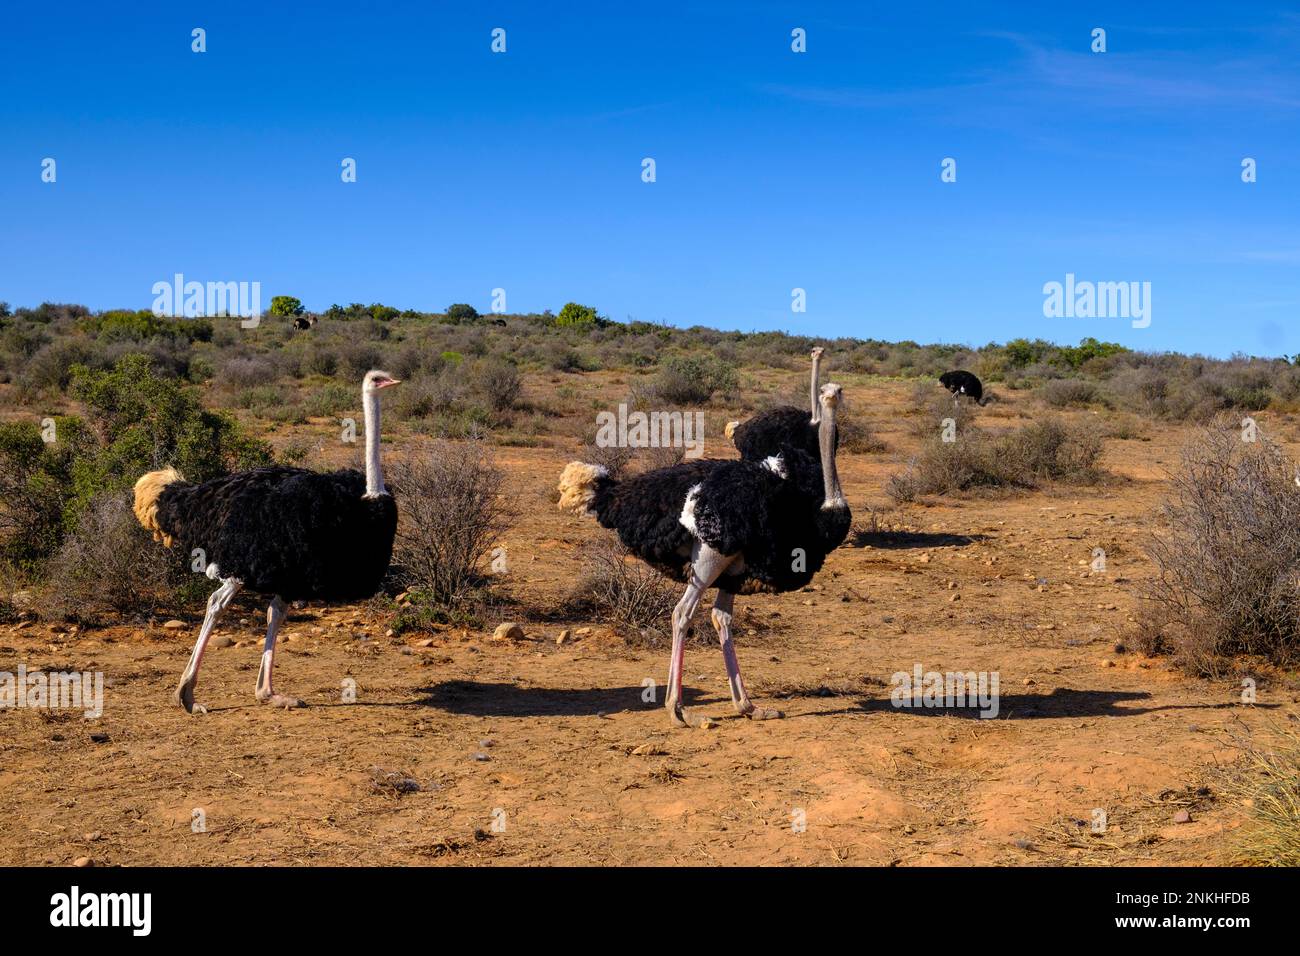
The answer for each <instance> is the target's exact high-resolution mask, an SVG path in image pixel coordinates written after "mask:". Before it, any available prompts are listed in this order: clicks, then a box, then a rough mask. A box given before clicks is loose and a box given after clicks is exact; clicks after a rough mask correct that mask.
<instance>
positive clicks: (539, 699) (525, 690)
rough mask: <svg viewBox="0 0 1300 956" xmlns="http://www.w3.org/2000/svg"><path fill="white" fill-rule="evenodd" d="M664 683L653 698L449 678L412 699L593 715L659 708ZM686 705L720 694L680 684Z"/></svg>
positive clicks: (444, 705)
mask: <svg viewBox="0 0 1300 956" xmlns="http://www.w3.org/2000/svg"><path fill="white" fill-rule="evenodd" d="M666 690H667V687H666V686H665V685H664V684H662V683H661V684H659V685H658V686H657V687H656V688H655V699H654V702H653V703H647V702H646V701H643V700H642V699H641V695H642V694H644V693H645V691H646V688H644V687H642V686H641V685H639V684H637V685H634V686H630V687H580V688H579V687H519V686H517V685H515V684H508V683H485V682H481V681H468V680H454V681H445V682H443V683H441V684H435V685H434V686H432V687H421V688H420V691H419V692H420V693H422V694H424V695H425V696H424V697H423V698H421V699H420V700H418V701H415V702H414V703H416V704H418V705H420V706H424V707H436V708H438V709H439V710H444V711H447V712H448V713H452V714H463V715H465V716H469V717H597V716H602V715H609V714H619V713H630V712H634V711H654V710H661V709H662V708H663V706H664V693H665V691H666ZM682 698H683V703H684V704H686V705H688V706H689V705H695V704H705V705H712V704H715V703H719V702H723V701H724V698H721V697H718V696H717V695H714V694H710V693H708V692H705V691H698V690H693V689H691V688H690V687H686V686H683V687H682Z"/></svg>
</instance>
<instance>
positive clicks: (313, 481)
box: [135, 371, 398, 713]
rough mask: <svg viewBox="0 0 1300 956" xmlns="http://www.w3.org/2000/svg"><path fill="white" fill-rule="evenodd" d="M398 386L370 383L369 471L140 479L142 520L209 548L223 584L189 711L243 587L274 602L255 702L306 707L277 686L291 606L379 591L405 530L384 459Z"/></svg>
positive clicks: (261, 471) (385, 377)
mask: <svg viewBox="0 0 1300 956" xmlns="http://www.w3.org/2000/svg"><path fill="white" fill-rule="evenodd" d="M397 384H398V380H397V379H395V378H393V377H392V376H391V375H389V374H388V373H387V372H380V371H372V372H367V373H366V377H365V379H364V380H363V382H362V385H361V399H362V403H363V406H364V409H365V428H366V471H365V474H362V473H361V472H359V471H356V470H355V469H351V468H349V469H345V470H343V471H335V472H330V473H327V474H325V473H321V472H315V471H307V470H306V469H303V468H282V467H268V468H255V469H253V470H252V471H244V472H240V473H239V474H235V475H228V476H227V477H225V478H214V479H213V480H212V481H205V482H203V483H202V484H198V485H192V484H189V483H188V482H186V481H185V480H184V479H183V478H182V477H181V475H180V474H179V473H178V472H177V471H176V470H175V469H174V468H165V469H163V470H162V471H151V472H149V473H148V474H146V475H144V476H143V477H142V478H141V479H140V480H139V481H137V482H136V483H135V515H136V518H138V519H139V521H140V524H142V525H143V526H144V527H145V529H146V530H148V531H152V532H153V536H154V539H155V540H158V541H161V542H162V543H163V544H164V545H165V546H166V547H171V546H172V544H173V542H179V543H180V545H181V547H182V548H184V549H185V550H186V551H191V550H192V549H195V548H201V549H202V550H203V553H204V555H206V559H207V575H208V577H210V578H212V579H214V580H217V579H219V580H220V581H221V587H219V588H217V590H216V591H214V592H213V593H212V596H211V597H209V598H208V611H207V614H206V616H205V617H204V618H203V626H202V627H201V628H200V629H199V638H198V641H197V642H196V643H195V645H194V653H192V654H191V655H190V660H189V663H188V664H186V665H185V673H184V674H183V675H182V676H181V682H180V684H179V686H177V688H176V693H175V694H174V695H173V699H174V700H175V701H176V703H178V704H180V705H181V706H182V707H184V708H185V709H186V710H187V711H189V712H190V713H193V712H194V707H195V704H194V687H195V685H196V684H198V680H199V665H200V664H201V663H202V662H203V651H204V648H206V647H207V645H208V639H209V638H210V637H211V636H212V630H213V628H214V627H215V626H216V623H217V618H218V617H219V616H220V615H221V612H222V611H224V610H225V609H226V607H227V606H228V605H229V604H230V602H231V601H232V600H233V599H234V597H235V595H236V594H237V593H238V592H239V590H240V589H241V588H248V589H249V590H250V591H254V592H256V593H258V594H263V595H270V596H271V604H270V606H269V607H268V608H267V611H266V625H267V627H266V646H265V647H264V648H263V650H262V663H261V666H260V667H259V668H258V670H257V690H256V696H257V699H258V700H259V701H261V702H262V703H267V704H272V705H274V706H277V707H301V706H302V701H300V700H298V699H297V698H296V697H287V696H285V695H283V694H277V693H276V692H275V691H274V690H273V689H272V687H271V669H272V667H273V666H274V664H275V637H276V633H277V631H278V630H279V628H280V623H281V622H282V621H283V620H284V613H285V602H286V601H297V600H306V599H316V600H325V601H349V600H358V599H361V598H367V597H370V596H371V595H372V594H374V593H375V591H376V590H378V588H379V583H380V580H381V579H382V578H383V576H384V572H385V571H386V570H387V569H388V562H389V559H390V558H391V556H392V551H393V534H394V532H396V530H397V505H396V504H394V502H393V498H392V495H390V494H389V493H388V491H387V490H386V489H385V488H384V476H383V472H382V470H381V468H380V463H379V391H380V389H384V388H388V387H389V386H390V385H397ZM199 710H200V712H202V711H203V708H202V706H200V707H199Z"/></svg>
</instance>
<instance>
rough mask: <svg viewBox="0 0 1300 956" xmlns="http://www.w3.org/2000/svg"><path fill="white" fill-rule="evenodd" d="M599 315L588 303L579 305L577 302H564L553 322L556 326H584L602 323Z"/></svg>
mask: <svg viewBox="0 0 1300 956" xmlns="http://www.w3.org/2000/svg"><path fill="white" fill-rule="evenodd" d="M603 321H604V320H603V319H602V317H601V315H600V314H599V313H598V312H597V311H596V310H595V309H593V308H592V307H591V306H589V305H579V304H578V303H577V302H566V303H565V304H564V308H562V309H561V310H560V314H559V315H558V316H556V319H555V324H556V325H558V326H578V327H580V328H581V327H585V326H590V325H600V324H602V323H603Z"/></svg>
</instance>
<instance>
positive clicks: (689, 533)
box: [592, 445, 850, 592]
mask: <svg viewBox="0 0 1300 956" xmlns="http://www.w3.org/2000/svg"><path fill="white" fill-rule="evenodd" d="M777 454H779V456H780V458H781V464H782V466H783V469H784V471H785V475H786V477H782V476H781V475H780V474H778V473H776V472H775V471H773V470H772V469H771V468H769V467H766V466H765V465H762V464H759V463H756V462H752V461H745V460H741V461H715V460H705V461H693V462H686V463H683V464H680V465H674V466H673V467H671V468H661V469H659V470H657V471H651V472H646V473H645V474H641V475H636V476H634V477H632V478H629V479H627V480H625V481H615V480H614V479H611V478H608V477H605V476H602V477H600V478H598V479H597V480H596V483H595V487H594V491H595V495H594V498H593V500H592V510H593V511H594V512H595V514H596V518H597V520H599V521H600V523H601V524H602V525H604V526H605V527H607V528H612V529H614V530H615V531H617V532H618V536H619V539H620V540H621V541H622V542H623V545H624V546H625V547H626V548H627V549H628V550H630V551H631V552H633V553H634V554H636V555H637V556H638V557H640V558H641V559H642V560H644V561H645V562H647V563H648V564H650V565H651V566H653V567H655V568H656V569H657V570H659V571H660V572H661V573H663V574H665V575H667V576H669V577H671V578H673V579H675V580H678V581H686V580H687V578H688V576H689V573H690V567H691V557H692V549H693V547H694V545H695V543H696V541H697V540H699V541H702V542H703V543H705V544H707V545H708V546H709V547H711V548H713V549H714V550H716V551H718V552H720V553H722V554H728V555H740V556H741V557H742V558H743V563H741V562H737V563H736V564H733V565H732V566H731V567H729V568H728V569H727V570H726V571H725V572H724V573H723V575H722V577H721V578H720V579H719V580H718V582H717V583H718V585H719V586H720V587H724V588H725V589H727V590H729V591H733V592H742V591H745V592H747V591H757V590H763V591H793V590H797V589H798V588H801V587H804V586H805V585H807V584H808V582H809V581H811V580H812V578H813V575H815V574H816V573H817V571H819V570H820V569H821V566H822V563H823V562H824V561H825V559H826V555H827V554H829V553H830V552H831V551H833V550H834V549H835V548H836V547H838V546H839V545H840V543H841V542H842V541H843V540H844V538H845V536H846V535H847V534H848V530H849V522H850V515H849V509H848V508H847V507H842V508H831V509H823V508H822V507H821V505H822V500H823V485H822V472H821V467H820V465H819V464H818V462H817V460H816V459H814V458H812V457H811V456H809V455H808V454H807V453H805V452H803V451H802V450H800V449H798V448H794V447H791V446H790V445H785V446H783V447H781V448H779V449H778V450H777Z"/></svg>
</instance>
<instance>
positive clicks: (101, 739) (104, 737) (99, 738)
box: [90, 734, 113, 744]
mask: <svg viewBox="0 0 1300 956" xmlns="http://www.w3.org/2000/svg"><path fill="white" fill-rule="evenodd" d="M112 739H113V738H111V737H110V736H108V734H91V735H90V740H91V742H92V743H97V744H106V743H108V742H109V741H110V740H112Z"/></svg>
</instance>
